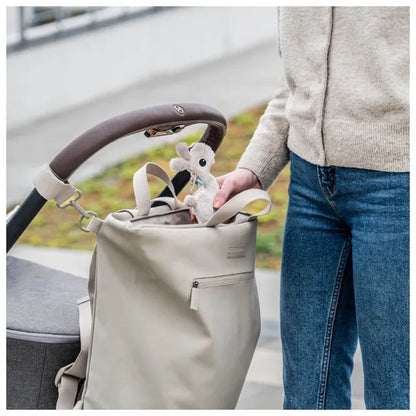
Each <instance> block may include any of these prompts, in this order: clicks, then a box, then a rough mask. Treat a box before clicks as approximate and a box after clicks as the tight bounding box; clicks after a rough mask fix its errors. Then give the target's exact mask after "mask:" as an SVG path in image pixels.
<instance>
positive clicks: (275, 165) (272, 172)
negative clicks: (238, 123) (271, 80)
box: [237, 86, 289, 189]
mask: <svg viewBox="0 0 416 416" xmlns="http://www.w3.org/2000/svg"><path fill="white" fill-rule="evenodd" d="M288 95H289V91H288V89H287V87H286V86H284V87H282V88H279V89H278V90H277V91H276V94H275V96H274V98H273V99H272V100H271V101H270V103H269V104H268V106H267V108H266V110H265V112H264V114H263V115H262V116H261V118H260V121H259V124H258V126H257V129H256V131H255V132H254V135H253V137H252V138H251V140H250V143H249V144H248V146H247V148H246V150H245V151H244V153H243V155H242V156H241V159H240V161H239V162H238V164H237V168H246V169H249V170H251V171H252V172H254V173H255V174H256V176H257V178H258V179H259V181H260V183H261V185H262V187H263V189H268V188H270V186H271V185H272V183H273V182H274V180H275V179H276V178H277V176H278V175H279V173H280V171H281V170H282V169H283V168H284V167H285V165H286V164H287V163H288V161H289V150H288V148H287V136H288V131H289V123H288V121H287V119H286V117H285V108H286V101H287V97H288Z"/></svg>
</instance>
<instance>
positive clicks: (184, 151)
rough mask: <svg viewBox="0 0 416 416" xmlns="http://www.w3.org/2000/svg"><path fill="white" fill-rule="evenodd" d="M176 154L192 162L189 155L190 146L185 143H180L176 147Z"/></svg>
mask: <svg viewBox="0 0 416 416" xmlns="http://www.w3.org/2000/svg"><path fill="white" fill-rule="evenodd" d="M176 152H177V153H178V155H179V156H181V157H183V158H184V159H185V160H191V154H190V153H189V149H188V145H187V144H186V143H184V142H180V143H178V144H177V145H176Z"/></svg>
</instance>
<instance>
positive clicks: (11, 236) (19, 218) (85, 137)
mask: <svg viewBox="0 0 416 416" xmlns="http://www.w3.org/2000/svg"><path fill="white" fill-rule="evenodd" d="M201 123H203V124H207V125H208V127H207V128H206V130H205V132H204V133H203V135H202V137H201V139H200V142H202V143H206V144H207V145H209V146H210V147H211V148H212V150H213V151H214V152H215V151H216V150H217V149H218V147H219V145H220V144H221V141H222V139H223V137H224V136H225V132H226V129H227V122H226V120H225V118H224V116H223V115H222V114H221V113H220V112H219V111H217V110H216V109H215V108H213V107H210V106H208V105H204V104H196V103H184V104H165V105H158V106H152V107H145V108H141V109H139V110H135V111H131V112H129V113H125V114H121V115H119V116H116V117H113V118H110V119H108V120H105V121H103V122H101V123H99V124H97V125H96V126H94V127H92V128H90V129H89V130H87V131H86V132H84V133H82V134H81V135H80V136H78V137H77V138H76V139H74V140H73V141H72V142H70V143H69V144H68V145H67V146H66V147H65V148H64V149H63V150H61V151H60V152H59V153H58V154H57V155H56V156H55V157H54V158H53V159H52V161H51V162H50V164H49V166H50V168H51V169H52V171H53V172H54V173H55V175H56V176H57V177H58V178H60V179H61V180H62V181H66V180H67V179H68V178H69V177H70V176H71V175H72V174H73V173H74V172H75V170H76V169H77V168H78V167H79V166H81V165H82V163H84V162H85V161H86V160H87V159H88V158H89V157H91V156H92V155H93V154H94V153H96V152H98V151H99V150H100V149H102V148H103V147H104V146H106V145H107V144H109V143H111V142H113V141H115V140H117V139H120V138H122V137H125V136H128V135H130V134H133V133H138V132H141V131H145V135H146V136H147V137H157V136H162V135H166V134H174V133H176V132H178V131H180V130H182V129H183V128H185V127H186V126H190V125H192V124H201ZM189 178H190V174H189V172H187V171H183V172H178V173H177V174H176V175H175V177H174V178H173V179H172V183H173V186H174V188H175V192H176V193H179V192H180V191H181V190H182V189H183V187H184V186H185V185H186V184H187V183H188V181H189ZM170 195H171V193H170V191H169V189H167V188H165V189H164V190H163V191H162V193H161V194H160V196H170ZM45 203H46V199H44V198H43V197H42V196H41V195H40V194H39V192H38V191H37V190H36V189H33V190H32V192H31V193H30V195H29V196H28V197H27V198H26V199H25V201H24V202H23V203H22V205H21V206H20V207H19V209H18V210H17V212H16V213H15V214H14V215H13V216H12V217H11V218H10V220H9V221H8V222H7V251H9V249H10V248H11V247H13V245H14V243H15V242H16V241H17V239H18V238H19V237H20V235H21V234H22V233H23V231H24V230H25V229H26V228H27V226H28V225H29V224H30V223H31V221H32V220H33V218H35V217H36V215H37V213H38V212H39V211H40V209H41V208H42V207H43V205H44V204H45Z"/></svg>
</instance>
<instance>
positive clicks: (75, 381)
mask: <svg viewBox="0 0 416 416" xmlns="http://www.w3.org/2000/svg"><path fill="white" fill-rule="evenodd" d="M78 312H79V328H80V338H81V351H80V353H79V354H78V357H77V358H76V360H75V361H74V362H73V363H71V364H68V365H67V366H65V367H62V368H61V369H60V370H59V371H58V373H57V375H56V378H55V385H56V387H58V400H57V402H56V409H58V410H59V409H73V408H74V406H75V403H76V401H77V395H78V388H79V382H80V380H83V379H85V377H86V373H87V362H88V350H89V347H90V342H91V308H90V301H89V297H88V296H87V297H85V298H82V299H79V300H78Z"/></svg>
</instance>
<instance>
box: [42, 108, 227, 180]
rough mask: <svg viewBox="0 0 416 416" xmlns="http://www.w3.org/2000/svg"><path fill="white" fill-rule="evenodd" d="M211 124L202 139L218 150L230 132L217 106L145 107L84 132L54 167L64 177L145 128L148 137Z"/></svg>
mask: <svg viewBox="0 0 416 416" xmlns="http://www.w3.org/2000/svg"><path fill="white" fill-rule="evenodd" d="M200 123H203V124H208V127H207V128H206V130H205V132H204V134H203V136H202V137H201V140H200V141H201V142H203V143H206V144H208V145H209V146H210V147H211V148H212V149H213V150H214V152H215V151H216V150H217V148H218V147H219V145H220V144H221V141H222V139H223V137H224V135H225V132H226V128H227V127H226V126H227V123H226V120H225V118H224V116H223V115H222V114H221V113H220V112H219V111H217V110H216V109H215V108H213V107H210V106H208V105H204V104H196V103H184V104H165V105H158V106H152V107H145V108H141V109H139V110H135V111H131V112H128V113H125V114H121V115H118V116H116V117H113V118H110V119H108V120H105V121H103V122H101V123H99V124H97V125H96V126H94V127H92V128H90V129H89V130H87V131H86V132H84V133H82V134H81V135H80V136H78V137H77V138H76V139H74V140H73V141H72V142H71V143H69V144H68V145H67V146H66V147H65V148H64V149H63V150H62V151H61V152H59V153H58V154H57V155H56V156H55V157H54V159H53V160H52V161H51V162H50V167H51V169H52V171H53V172H54V173H55V174H56V176H58V177H59V178H60V179H62V180H66V179H68V178H69V177H70V176H71V175H72V174H73V173H74V171H75V170H76V169H77V168H78V167H79V166H80V165H81V164H82V163H84V162H85V161H86V160H87V159H88V158H89V157H91V156H92V155H93V154H94V153H96V152H97V151H99V150H100V149H102V148H103V147H104V146H106V145H107V144H109V143H111V142H113V141H115V140H117V139H119V138H121V137H125V136H128V135H131V134H134V133H138V132H141V131H145V135H146V136H147V137H157V136H162V135H166V134H174V133H176V132H178V131H180V130H182V129H183V128H185V127H186V126H190V125H192V124H200Z"/></svg>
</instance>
